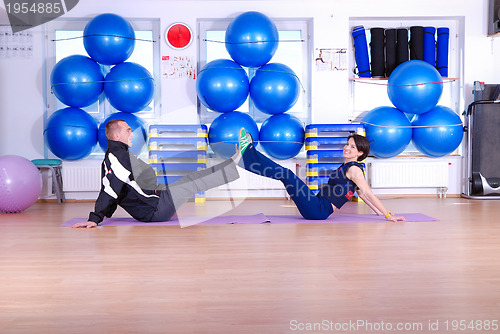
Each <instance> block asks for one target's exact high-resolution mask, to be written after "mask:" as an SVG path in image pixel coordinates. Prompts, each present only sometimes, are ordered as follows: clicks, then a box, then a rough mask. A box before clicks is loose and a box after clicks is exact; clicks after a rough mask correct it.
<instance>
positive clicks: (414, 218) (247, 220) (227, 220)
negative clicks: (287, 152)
mask: <svg viewBox="0 0 500 334" xmlns="http://www.w3.org/2000/svg"><path fill="white" fill-rule="evenodd" d="M398 215H401V216H404V217H405V218H406V221H408V222H423V221H438V220H439V219H436V218H433V217H430V216H427V215H424V214H421V213H402V214H398ZM85 221H87V219H86V218H73V219H71V220H69V221H67V222H65V223H64V224H62V225H61V226H72V225H73V224H75V223H79V222H85ZM386 222H387V220H386V219H385V218H384V217H382V216H377V215H375V214H368V215H366V214H365V215H360V214H333V215H331V216H330V217H329V218H328V219H325V220H307V219H304V218H302V216H299V215H264V214H262V213H259V214H256V215H247V216H245V215H241V216H218V217H213V218H208V217H206V218H202V217H181V218H180V219H179V218H177V217H176V218H173V219H172V220H170V221H168V222H157V223H143V222H139V221H137V220H135V219H133V218H130V217H125V218H118V217H117V218H105V219H104V220H103V221H102V223H100V224H99V226H133V225H142V226H146V225H147V226H155V225H156V226H157V225H181V226H190V225H196V224H200V225H209V224H212V225H214V224H262V223H272V224H280V223H288V224H293V223H386Z"/></svg>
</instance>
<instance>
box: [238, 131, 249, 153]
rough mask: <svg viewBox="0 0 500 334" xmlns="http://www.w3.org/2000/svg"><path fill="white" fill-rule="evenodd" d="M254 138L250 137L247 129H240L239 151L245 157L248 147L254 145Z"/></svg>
mask: <svg viewBox="0 0 500 334" xmlns="http://www.w3.org/2000/svg"><path fill="white" fill-rule="evenodd" d="M251 138H252V136H249V134H247V132H246V131H245V128H241V129H240V134H239V137H238V142H239V148H238V149H239V151H240V154H241V155H243V153H245V150H246V149H247V147H248V145H250V144H252V139H251Z"/></svg>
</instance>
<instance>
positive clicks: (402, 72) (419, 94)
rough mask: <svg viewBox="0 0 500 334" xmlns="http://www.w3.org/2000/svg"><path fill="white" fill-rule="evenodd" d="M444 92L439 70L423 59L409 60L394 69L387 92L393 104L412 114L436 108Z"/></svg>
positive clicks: (388, 82)
mask: <svg viewBox="0 0 500 334" xmlns="http://www.w3.org/2000/svg"><path fill="white" fill-rule="evenodd" d="M442 93H443V78H442V77H441V74H439V72H438V70H437V69H436V68H435V67H434V66H432V65H430V64H429V63H427V62H425V61H422V60H409V61H406V62H404V63H402V64H401V65H399V66H398V67H396V68H395V69H394V71H392V73H391V75H390V76H389V80H388V81H387V94H388V95H389V99H390V100H391V102H392V104H393V105H394V106H395V107H396V108H398V109H399V110H401V111H404V112H405V113H410V114H423V113H425V112H428V111H429V110H431V109H432V108H434V107H435V106H436V105H437V103H438V101H439V98H440V97H441V94H442Z"/></svg>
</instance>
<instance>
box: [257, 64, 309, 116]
mask: <svg viewBox="0 0 500 334" xmlns="http://www.w3.org/2000/svg"><path fill="white" fill-rule="evenodd" d="M299 94H300V81H299V79H298V78H297V75H295V72H294V71H293V70H292V69H291V68H290V67H288V66H286V65H284V64H280V63H269V64H266V65H264V66H262V67H261V68H259V69H258V70H257V71H256V72H255V76H254V77H253V78H252V80H251V81H250V97H251V98H252V101H253V103H254V104H255V106H256V107H257V109H259V110H260V111H262V112H264V113H266V114H270V115H274V114H281V113H284V112H286V111H288V110H290V109H291V108H292V107H293V106H294V105H295V103H296V102H297V100H298V99H299Z"/></svg>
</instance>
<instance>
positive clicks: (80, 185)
mask: <svg viewBox="0 0 500 334" xmlns="http://www.w3.org/2000/svg"><path fill="white" fill-rule="evenodd" d="M62 177H63V189H64V191H78V192H79V191H99V190H100V189H101V167H100V165H98V166H71V165H70V164H64V165H63V168H62Z"/></svg>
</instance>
